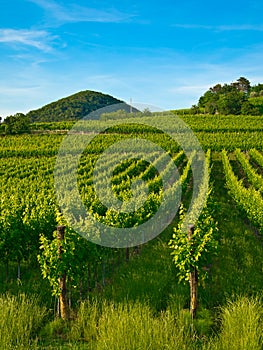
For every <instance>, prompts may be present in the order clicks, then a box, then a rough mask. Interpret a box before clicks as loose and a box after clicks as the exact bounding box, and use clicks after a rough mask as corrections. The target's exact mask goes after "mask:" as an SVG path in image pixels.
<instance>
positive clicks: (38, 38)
mask: <svg viewBox="0 0 263 350" xmlns="http://www.w3.org/2000/svg"><path fill="white" fill-rule="evenodd" d="M56 38H57V37H56V36H52V35H50V34H49V33H48V32H46V31H44V30H27V29H8V28H7V29H0V43H6V44H15V45H24V46H30V47H34V48H36V49H38V50H41V51H45V52H47V51H50V50H51V49H52V45H51V43H52V41H53V40H55V39H56Z"/></svg>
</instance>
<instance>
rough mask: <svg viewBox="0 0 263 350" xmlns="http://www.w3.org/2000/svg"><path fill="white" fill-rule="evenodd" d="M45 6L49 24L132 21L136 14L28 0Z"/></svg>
mask: <svg viewBox="0 0 263 350" xmlns="http://www.w3.org/2000/svg"><path fill="white" fill-rule="evenodd" d="M28 1H31V2H33V3H34V4H36V5H38V6H40V7H41V8H43V9H44V10H45V11H46V12H47V14H48V19H47V21H48V24H49V25H62V24H65V23H74V22H104V23H107V22H108V23H110V22H113V23H119V22H127V21H130V20H131V19H132V18H133V17H134V16H133V15H130V14H127V13H123V12H120V11H118V10H115V9H110V10H106V9H105V10H97V9H94V8H89V7H84V6H80V5H76V4H68V5H67V6H62V5H60V4H58V2H56V1H54V0H28Z"/></svg>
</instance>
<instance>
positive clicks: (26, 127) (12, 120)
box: [4, 113, 30, 134]
mask: <svg viewBox="0 0 263 350" xmlns="http://www.w3.org/2000/svg"><path fill="white" fill-rule="evenodd" d="M4 124H5V132H6V134H22V133H28V132H29V131H30V119H29V117H28V116H26V115H25V114H23V113H16V114H15V115H10V116H8V117H6V118H5V120H4Z"/></svg>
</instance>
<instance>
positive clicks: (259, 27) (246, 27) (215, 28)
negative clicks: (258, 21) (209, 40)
mask: <svg viewBox="0 0 263 350" xmlns="http://www.w3.org/2000/svg"><path fill="white" fill-rule="evenodd" d="M172 26H173V27H176V28H182V29H204V30H212V31H218V32H223V31H260V32H261V31H263V25H253V24H240V25H235V24H233V25H232V24H230V25H227V24H226V25H218V26H214V25H203V24H173V25H172Z"/></svg>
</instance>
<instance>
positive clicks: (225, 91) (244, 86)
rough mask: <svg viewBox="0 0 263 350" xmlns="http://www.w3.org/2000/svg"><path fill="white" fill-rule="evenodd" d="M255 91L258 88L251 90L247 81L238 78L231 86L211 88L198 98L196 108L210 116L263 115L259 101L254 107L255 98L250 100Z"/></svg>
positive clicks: (262, 105) (261, 104)
mask: <svg viewBox="0 0 263 350" xmlns="http://www.w3.org/2000/svg"><path fill="white" fill-rule="evenodd" d="M256 91H258V88H256V87H255V88H254V89H253V87H251V85H250V82H249V80H248V79H246V78H244V77H240V78H239V79H238V80H237V81H236V82H234V83H232V84H224V85H221V84H217V85H215V86H214V87H211V88H210V89H209V90H208V91H206V92H205V93H204V95H203V96H201V97H200V99H199V102H198V108H201V109H204V111H205V112H206V113H210V114H217V113H220V114H224V115H227V114H232V115H240V114H245V115H248V114H250V115H260V114H263V103H262V101H261V102H260V104H258V105H256V104H255V102H254V98H255V97H253V98H252V96H255V94H257V93H256ZM250 94H252V95H250ZM249 96H250V97H251V98H249Z"/></svg>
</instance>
